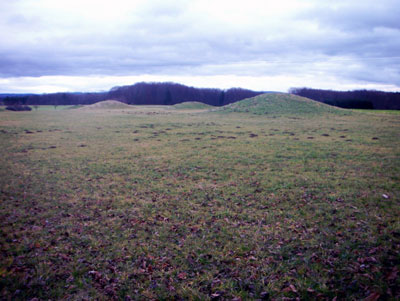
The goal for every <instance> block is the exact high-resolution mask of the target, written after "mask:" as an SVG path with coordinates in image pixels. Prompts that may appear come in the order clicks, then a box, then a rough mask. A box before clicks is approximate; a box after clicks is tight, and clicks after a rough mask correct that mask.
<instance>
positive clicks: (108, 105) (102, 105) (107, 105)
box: [82, 100, 131, 110]
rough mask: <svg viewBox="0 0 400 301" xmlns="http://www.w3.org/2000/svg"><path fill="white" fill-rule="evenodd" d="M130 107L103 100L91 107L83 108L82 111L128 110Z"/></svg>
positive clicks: (115, 101)
mask: <svg viewBox="0 0 400 301" xmlns="http://www.w3.org/2000/svg"><path fill="white" fill-rule="evenodd" d="M129 108H131V106H130V105H128V104H126V103H123V102H120V101H117V100H104V101H100V102H96V103H94V104H92V105H89V106H85V107H83V108H82V109H84V110H85V109H129Z"/></svg>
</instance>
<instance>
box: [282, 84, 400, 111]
mask: <svg viewBox="0 0 400 301" xmlns="http://www.w3.org/2000/svg"><path fill="white" fill-rule="evenodd" d="M289 93H292V94H295V95H298V96H303V97H307V98H310V99H313V100H316V101H319V102H323V103H326V104H329V105H332V106H336V107H341V108H348V109H375V110H400V93H399V92H383V91H375V90H354V91H334V90H321V89H311V88H291V89H290V90H289Z"/></svg>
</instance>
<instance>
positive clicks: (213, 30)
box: [0, 0, 400, 85]
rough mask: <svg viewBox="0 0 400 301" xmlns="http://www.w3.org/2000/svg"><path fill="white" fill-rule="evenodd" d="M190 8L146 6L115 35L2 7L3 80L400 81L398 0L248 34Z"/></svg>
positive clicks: (268, 23)
mask: <svg viewBox="0 0 400 301" xmlns="http://www.w3.org/2000/svg"><path fill="white" fill-rule="evenodd" d="M17 3H18V5H22V4H23V3H24V2H23V1H22V0H20V1H19V2H17ZM188 3H189V2H187V1H161V0H158V1H152V2H145V3H144V4H142V6H140V7H138V8H137V11H135V10H134V11H133V12H132V15H131V16H130V15H128V19H127V20H126V22H123V23H121V26H120V27H117V28H114V27H113V26H107V24H106V25H104V27H102V25H101V27H100V28H96V27H92V26H91V24H90V23H82V24H81V23H79V22H78V23H76V24H75V23H73V22H71V23H69V22H67V21H65V20H62V22H61V21H60V22H56V23H54V24H47V23H46V22H47V21H48V18H47V17H46V16H43V18H41V16H40V15H37V14H36V13H32V14H30V13H26V14H24V13H23V12H21V11H19V8H21V7H23V6H18V5H5V4H4V3H3V4H0V9H3V12H0V17H1V18H2V20H3V21H0V30H1V32H2V33H0V38H2V41H3V42H2V45H0V76H1V77H9V76H42V75H90V74H105V75H140V74H183V75H184V74H187V75H202V74H206V75H215V74H238V75H249V76H261V75H282V74H302V73H303V74H304V73H309V74H318V73H321V72H323V73H325V74H328V75H330V76H332V75H333V76H337V77H341V78H346V79H349V80H351V79H352V78H353V79H354V80H357V81H366V82H368V81H370V82H380V83H395V84H398V85H399V84H400V83H399V79H400V75H399V72H398V71H397V70H399V68H398V67H399V59H398V58H394V57H396V56H397V55H398V54H397V53H398V49H400V30H399V22H398V21H397V18H398V15H400V11H399V10H400V6H399V5H397V3H396V1H379V2H378V1H374V2H372V1H370V0H368V1H363V2H358V3H357V2H355V1H354V2H351V1H343V0H341V1H335V2H332V3H331V4H326V3H327V2H319V1H318V2H317V1H315V2H314V5H313V7H312V8H311V9H307V10H305V11H299V12H298V13H295V14H294V16H291V17H290V18H288V17H286V18H284V19H283V20H281V21H282V23H279V19H278V18H274V19H273V20H268V19H266V20H261V21H262V22H261V21H260V22H261V23H260V24H258V23H257V24H256V23H254V24H250V25H243V26H242V27H241V26H237V25H236V24H233V23H234V22H235V20H232V23H223V22H220V21H219V20H215V19H212V18H208V16H205V15H202V14H196V13H194V12H193V11H192V10H190V7H189V4H188ZM321 3H322V4H321ZM7 11H8V13H7ZM93 13H94V14H95V13H96V11H95V10H94V11H93ZM73 20H74V21H76V20H75V19H73ZM82 22H84V20H83V21H82ZM52 25H54V26H52ZM47 27H48V28H47ZM257 62H258V63H257ZM351 66H353V67H351ZM379 71H381V72H379Z"/></svg>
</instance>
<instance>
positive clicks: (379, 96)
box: [0, 82, 400, 110]
mask: <svg viewBox="0 0 400 301" xmlns="http://www.w3.org/2000/svg"><path fill="white" fill-rule="evenodd" d="M262 93H266V92H261V91H252V90H247V89H242V88H231V89H228V90H221V89H212V88H194V87H188V86H185V85H181V84H177V83H169V82H167V83H156V82H151V83H145V82H141V83H137V84H134V85H129V86H118V87H114V88H112V89H111V90H110V91H106V92H90V93H80V92H77V93H64V92H62V93H49V94H0V103H1V104H4V105H6V106H11V107H12V106H14V107H15V106H16V107H18V106H29V105H54V106H57V105H88V104H93V103H96V102H99V101H103V100H106V99H114V100H118V101H121V102H124V103H127V104H132V105H174V104H177V103H182V102H187V101H198V102H202V103H206V104H209V105H213V106H223V105H226V104H230V103H233V102H236V101H240V100H243V99H245V98H250V97H254V96H257V95H259V94H262ZM289 93H292V94H295V95H299V96H303V97H307V98H310V99H313V100H315V101H319V102H323V103H326V104H329V105H333V106H337V107H342V108H353V109H379V110H399V109H400V93H399V92H383V91H375V90H355V91H334V90H321V89H311V88H291V89H290V90H289Z"/></svg>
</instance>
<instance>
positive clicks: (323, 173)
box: [0, 94, 400, 300]
mask: <svg viewBox="0 0 400 301" xmlns="http://www.w3.org/2000/svg"><path fill="white" fill-rule="evenodd" d="M285 97H286V96H285ZM279 99H280V98H279V95H278V96H277V95H275V94H274V95H270V96H268V97H266V96H261V97H260V96H259V97H258V98H257V99H253V100H248V101H243V102H240V103H237V104H234V105H231V106H228V107H225V108H223V109H221V110H219V109H215V108H212V110H211V111H208V108H207V107H203V106H201V108H200V107H199V106H198V105H188V106H182V108H179V106H178V107H157V106H155V107H150V106H149V107H132V108H128V109H126V108H123V109H111V108H110V109H107V107H102V108H98V109H91V110H88V109H69V110H68V109H63V110H58V109H57V110H37V111H35V110H33V111H31V112H8V111H2V112H0V146H1V147H0V158H1V159H0V162H1V165H0V188H1V192H0V197H1V203H0V208H1V209H0V223H1V235H0V259H1V260H0V296H1V298H2V299H4V300H30V299H32V298H38V299H41V300H47V299H52V300H60V299H64V300H85V299H86V300H89V299H96V298H98V299H100V300H107V299H115V300H130V299H140V300H148V299H150V300H151V299H176V300H179V299H191V300H224V299H234V300H246V299H263V300H268V299H272V300H291V299H293V300H294V299H296V298H300V299H305V300H309V299H311V300H313V299H329V300H332V299H334V298H336V299H334V300H343V299H347V300H360V299H364V298H367V299H366V300H378V299H379V298H380V299H382V300H386V299H392V300H396V299H398V298H399V296H400V282H399V277H398V273H399V268H400V256H399V250H400V219H399V214H400V207H399V200H400V115H395V114H387V113H385V112H381V113H374V114H371V113H362V112H355V111H350V110H348V111H346V110H341V109H335V108H332V107H328V106H325V105H322V104H317V103H314V102H309V101H306V100H304V99H303V100H301V99H298V98H291V97H287V98H285V99H284V100H282V102H280V101H279ZM293 108H295V109H293ZM285 298H286V299H285Z"/></svg>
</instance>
